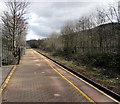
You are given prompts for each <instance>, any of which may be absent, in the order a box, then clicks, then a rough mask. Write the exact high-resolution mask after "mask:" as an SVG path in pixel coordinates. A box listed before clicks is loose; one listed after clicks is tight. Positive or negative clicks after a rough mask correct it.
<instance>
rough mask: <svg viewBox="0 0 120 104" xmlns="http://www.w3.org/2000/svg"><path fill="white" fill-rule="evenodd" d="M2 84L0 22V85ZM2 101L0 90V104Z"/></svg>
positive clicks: (0, 28)
mask: <svg viewBox="0 0 120 104" xmlns="http://www.w3.org/2000/svg"><path fill="white" fill-rule="evenodd" d="M1 85H2V24H0V87H1ZM1 103H2V92H1V91H0V104H1Z"/></svg>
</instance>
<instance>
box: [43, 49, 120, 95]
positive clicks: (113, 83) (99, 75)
mask: <svg viewBox="0 0 120 104" xmlns="http://www.w3.org/2000/svg"><path fill="white" fill-rule="evenodd" d="M42 53H43V54H45V55H47V56H49V57H51V58H53V59H54V60H56V61H59V62H60V63H62V64H64V65H66V66H68V67H70V68H71V69H73V70H75V71H77V72H78V73H81V74H82V75H85V76H86V77H88V78H90V79H92V80H94V81H96V82H97V83H99V84H101V85H103V86H105V87H107V88H108V89H110V90H112V91H114V92H116V93H117V94H120V90H119V88H120V76H117V77H112V76H110V75H107V74H105V73H104V71H106V69H101V68H95V67H91V66H85V65H80V64H78V63H76V62H75V61H71V60H70V61H68V60H67V59H65V58H63V57H61V56H54V55H53V53H51V52H45V51H42Z"/></svg>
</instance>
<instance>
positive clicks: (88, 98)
mask: <svg viewBox="0 0 120 104" xmlns="http://www.w3.org/2000/svg"><path fill="white" fill-rule="evenodd" d="M35 52H36V51H35ZM39 55H40V54H39ZM46 63H47V64H48V65H49V66H50V67H51V68H52V69H53V70H54V71H55V72H57V73H58V74H59V75H60V76H61V77H62V78H63V79H65V80H66V81H67V82H68V83H69V84H71V85H72V86H73V87H74V88H75V89H76V90H77V91H78V92H79V93H80V94H82V95H83V96H84V97H85V98H86V99H87V100H89V101H90V102H91V103H93V104H96V103H95V102H94V101H93V100H92V99H91V98H90V97H89V96H87V95H86V94H85V93H84V92H83V91H81V90H80V89H79V88H78V87H77V86H76V85H75V84H73V83H72V82H71V81H70V80H68V79H67V78H66V77H65V76H64V75H62V74H61V73H60V72H59V71H58V70H57V69H55V68H54V67H53V66H51V65H50V64H49V63H48V62H47V60H46Z"/></svg>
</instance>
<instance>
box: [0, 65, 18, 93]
mask: <svg viewBox="0 0 120 104" xmlns="http://www.w3.org/2000/svg"><path fill="white" fill-rule="evenodd" d="M15 69H16V65H15V66H14V67H13V69H12V70H11V72H10V73H9V75H8V76H7V78H6V80H5V81H4V83H3V84H2V87H1V88H0V93H2V91H3V90H4V89H5V88H6V86H7V84H8V82H9V80H10V78H11V76H12V74H13V72H14V70H15Z"/></svg>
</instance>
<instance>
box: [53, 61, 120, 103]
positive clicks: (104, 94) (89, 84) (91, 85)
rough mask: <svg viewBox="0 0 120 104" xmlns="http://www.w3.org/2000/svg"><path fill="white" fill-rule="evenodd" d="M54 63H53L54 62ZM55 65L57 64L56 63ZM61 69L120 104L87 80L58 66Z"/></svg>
mask: <svg viewBox="0 0 120 104" xmlns="http://www.w3.org/2000/svg"><path fill="white" fill-rule="evenodd" d="M52 62H53V61H52ZM54 63H55V62H54ZM55 64H56V65H58V64H57V63H55ZM58 66H59V67H60V68H62V69H63V70H65V71H67V72H69V73H70V74H72V75H73V76H75V77H76V78H78V79H80V80H82V81H83V82H85V83H86V84H88V85H89V86H91V87H93V88H94V89H96V90H98V91H99V92H101V93H102V94H104V95H105V96H107V97H109V98H110V99H112V100H113V101H115V102H117V103H120V102H119V101H117V100H116V99H114V98H113V97H111V96H109V95H108V94H106V93H104V92H103V91H101V90H99V89H98V88H97V87H95V86H93V85H92V84H90V83H88V82H86V81H85V80H83V79H82V78H80V77H78V76H77V75H75V74H73V73H72V72H70V71H68V70H66V69H65V68H63V67H62V66H60V65H58Z"/></svg>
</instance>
